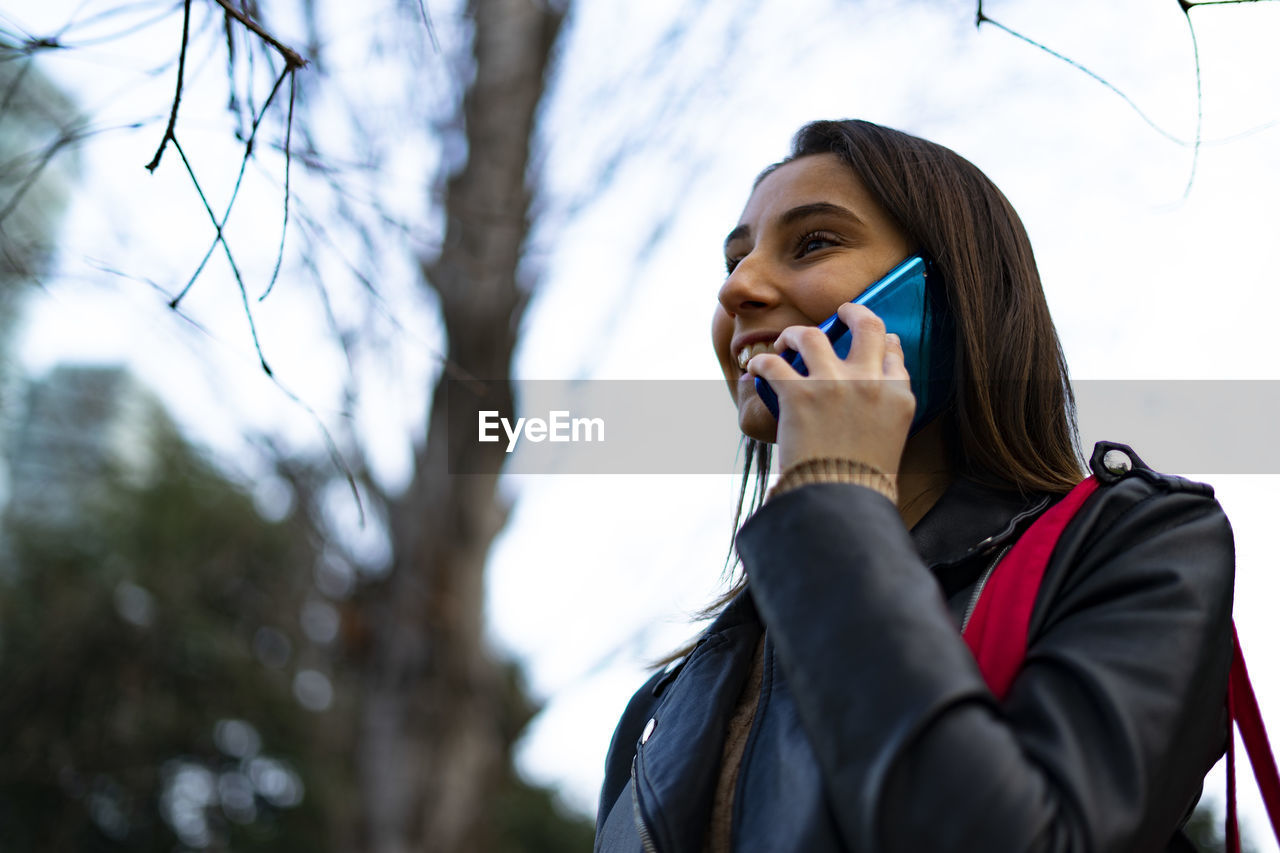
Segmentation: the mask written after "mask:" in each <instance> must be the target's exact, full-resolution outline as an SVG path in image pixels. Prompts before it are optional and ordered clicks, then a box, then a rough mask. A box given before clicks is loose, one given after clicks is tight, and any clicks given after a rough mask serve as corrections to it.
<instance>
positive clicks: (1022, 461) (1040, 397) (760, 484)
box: [664, 119, 1083, 662]
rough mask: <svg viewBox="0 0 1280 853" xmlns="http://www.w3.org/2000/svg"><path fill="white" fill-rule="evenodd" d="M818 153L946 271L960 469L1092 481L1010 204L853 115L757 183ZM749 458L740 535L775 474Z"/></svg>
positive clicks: (947, 161) (941, 158)
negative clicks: (829, 157) (840, 167)
mask: <svg viewBox="0 0 1280 853" xmlns="http://www.w3.org/2000/svg"><path fill="white" fill-rule="evenodd" d="M814 154H835V155H836V156H837V157H839V158H840V160H841V161H842V162H843V163H844V164H845V165H847V166H848V167H849V168H850V169H852V170H853V173H854V174H855V175H857V177H858V179H859V180H861V181H862V183H863V185H864V186H865V187H866V188H867V190H869V191H870V193H871V195H872V196H873V197H874V198H875V199H876V200H877V201H878V202H880V204H881V205H882V206H883V207H884V209H885V210H886V211H888V212H889V213H890V214H891V215H892V216H893V217H894V218H895V219H896V220H897V222H898V225H899V226H900V227H901V228H902V230H903V232H904V233H905V234H906V235H907V237H908V239H909V241H910V242H911V243H912V245H914V246H915V247H916V249H917V250H918V251H921V252H923V253H925V254H926V255H928V256H929V257H930V258H932V260H933V262H934V264H935V265H936V267H937V269H938V272H939V273H940V274H941V278H942V281H943V285H944V291H945V299H946V306H945V309H944V310H946V311H947V313H948V314H949V316H950V318H951V320H952V323H953V326H954V329H955V354H956V358H955V359H954V370H955V374H954V380H955V381H954V388H955V395H954V398H953V400H952V402H951V403H950V405H949V406H948V408H947V409H946V411H944V412H943V414H942V415H940V417H944V418H947V419H948V423H947V424H946V429H945V433H946V435H947V444H948V449H949V451H950V455H951V463H952V469H953V471H954V472H955V473H956V474H960V475H963V476H967V477H969V478H971V479H974V480H977V481H979V482H982V483H985V484H987V485H990V486H995V487H997V488H1005V489H1013V490H1019V491H1028V492H1030V491H1041V492H1067V491H1069V490H1070V489H1071V487H1072V486H1074V485H1075V484H1076V483H1077V482H1079V481H1080V479H1081V477H1082V476H1083V467H1082V459H1083V454H1082V452H1081V448H1080V437H1079V432H1078V430H1077V428H1076V417H1075V398H1074V396H1073V395H1072V392H1071V385H1070V383H1069V380H1068V376H1067V363H1066V359H1065V357H1064V356H1063V353H1062V346H1061V344H1060V343H1059V341H1058V334H1057V332H1056V331H1055V330H1054V327H1053V321H1052V319H1050V317H1049V306H1048V304H1047V303H1046V301H1045V298H1044V290H1043V289H1042V287H1041V284H1040V273H1039V271H1037V269H1036V263H1035V256H1034V254H1033V253H1032V250H1031V241H1030V240H1029V239H1028V237H1027V232H1026V229H1025V228H1024V227H1023V225H1022V220H1021V219H1019V218H1018V214H1017V212H1016V211H1015V210H1014V209H1013V206H1012V205H1011V204H1009V200H1008V199H1007V198H1005V196H1004V194H1003V193H1002V192H1000V190H999V189H998V188H997V187H996V185H995V184H993V183H992V182H991V180H990V179H989V178H988V177H987V176H986V175H984V174H983V173H982V172H981V170H979V169H978V167H976V166H974V165H973V164H972V163H970V162H969V161H968V160H966V159H964V158H963V157H961V156H960V155H958V154H956V153H955V152H954V151H952V150H951V149H949V148H946V147H944V146H942V145H938V144H936V143H933V142H929V141H927V140H924V139H920V138H919V137H916V136H912V135H910V134H907V133H903V132H902V131H899V130H893V129H891V128H887V127H881V126H880V125H876V124H872V123H870V122H866V121H859V120H853V119H850V120H845V121H815V122H812V123H810V124H807V125H805V126H804V127H802V128H800V130H799V132H798V133H796V135H795V138H794V139H793V140H792V143H791V153H790V154H789V155H788V156H787V158H786V159H785V160H782V161H781V162H779V163H775V164H774V165H772V166H770V167H769V168H767V169H766V170H765V171H764V172H762V173H761V175H760V177H759V178H757V179H756V182H757V184H758V183H759V182H760V180H763V178H764V177H765V176H767V175H768V174H769V173H770V172H772V171H773V170H774V169H776V168H778V166H781V165H783V164H784V163H789V162H791V161H792V160H795V159H797V158H800V157H808V156H810V155H814ZM744 456H745V460H746V461H745V465H744V470H743V483H742V491H741V492H740V494H739V499H738V512H737V518H736V521H735V528H734V529H735V531H736V529H737V527H738V526H740V525H741V523H742V521H743V519H744V514H743V511H744V509H745V510H746V515H747V516H749V515H750V514H751V513H752V512H753V511H754V510H755V509H756V508H757V507H758V506H759V505H760V503H761V502H762V500H763V495H764V483H765V481H766V480H767V478H768V464H769V453H768V446H767V445H764V444H763V443H761V442H756V441H755V440H754V439H748V440H747V443H746V452H745V454H744ZM753 463H754V464H753ZM753 468H754V471H753V470H752V469H753ZM753 474H754V481H755V485H754V488H753V489H752V499H751V500H750V501H746V500H745V498H746V495H747V481H748V479H750V478H751V477H752V475H753ZM745 582H746V579H745V578H744V577H742V576H739V577H738V580H737V581H736V582H735V583H733V584H732V586H731V587H730V589H728V590H727V591H726V592H725V593H724V594H723V595H721V596H719V597H717V599H716V600H715V601H713V602H712V603H711V604H710V605H708V607H706V608H705V609H704V610H702V611H701V612H700V613H699V614H698V615H699V616H700V617H704V618H705V617H709V616H711V615H714V614H715V613H716V612H717V611H718V610H719V609H720V608H721V607H722V606H723V605H724V604H725V603H727V602H728V601H729V600H731V599H732V598H733V597H734V596H735V595H737V593H738V592H740V591H741V589H742V587H743V586H744V585H745ZM686 651H687V649H683V650H681V651H679V652H676V653H675V654H673V655H671V656H669V657H667V658H666V659H665V661H664V662H669V661H671V660H674V659H675V658H677V657H679V656H680V655H681V654H683V653H684V652H686Z"/></svg>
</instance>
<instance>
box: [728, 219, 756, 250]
mask: <svg viewBox="0 0 1280 853" xmlns="http://www.w3.org/2000/svg"><path fill="white" fill-rule="evenodd" d="M750 233H751V229H750V228H748V227H747V226H746V225H739V226H738V227H737V228H735V229H733V230H732V231H730V232H729V236H728V237H725V238H724V248H725V251H726V252H727V251H728V250H729V244H730V243H732V242H733V241H734V240H737V239H739V238H741V237H746V236H747V235H749V234H750Z"/></svg>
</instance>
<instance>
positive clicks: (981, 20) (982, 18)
mask: <svg viewBox="0 0 1280 853" xmlns="http://www.w3.org/2000/svg"><path fill="white" fill-rule="evenodd" d="M983 24H990V25H991V26H993V27H995V28H996V29H999V30H1003V31H1004V32H1006V33H1008V34H1009V35H1011V36H1013V37H1014V38H1016V39H1019V40H1021V41H1024V42H1026V43H1027V44H1029V45H1031V46H1032V47H1036V48H1039V49H1040V50H1043V51H1044V52H1045V53H1047V54H1049V55H1050V56H1052V57H1053V58H1055V59H1060V60H1062V61H1063V62H1065V63H1067V64H1068V65H1070V66H1071V67H1072V68H1074V69H1076V70H1077V71H1081V72H1083V73H1084V74H1086V75H1088V76H1089V77H1092V78H1093V79H1094V80H1096V81H1098V82H1099V83H1101V84H1102V85H1103V86H1106V87H1107V88H1108V89H1110V90H1111V91H1112V92H1114V93H1115V94H1117V95H1119V96H1120V99H1121V100H1122V101H1124V102H1125V103H1126V104H1128V105H1129V106H1130V107H1131V108H1132V109H1133V111H1134V112H1135V113H1137V114H1138V117H1139V118H1141V119H1142V120H1143V121H1145V122H1146V123H1147V124H1148V125H1149V126H1150V127H1151V129H1152V130H1154V131H1155V132H1156V133H1158V134H1160V135H1161V136H1163V137H1164V138H1165V139H1168V140H1169V141H1170V142H1174V143H1177V144H1178V145H1182V146H1188V147H1189V146H1190V145H1191V144H1192V143H1189V142H1187V141H1186V140H1184V139H1179V138H1178V137H1176V136H1174V135H1173V134H1172V133H1170V132H1169V131H1167V130H1165V129H1164V128H1163V127H1161V126H1160V125H1158V124H1156V123H1155V122H1154V121H1152V119H1151V117H1150V116H1148V115H1147V114H1146V113H1144V112H1143V111H1142V108H1141V107H1139V106H1138V105H1137V104H1136V103H1134V101H1133V99H1132V98H1130V97H1129V96H1128V95H1126V94H1125V93H1124V92H1122V91H1120V90H1119V89H1118V88H1116V86H1115V84H1113V83H1112V82H1111V81H1110V80H1107V79H1106V78H1104V77H1102V76H1100V75H1098V74H1096V73H1094V72H1093V71H1090V70H1089V69H1088V68H1085V67H1084V66H1083V65H1081V64H1080V63H1079V62H1076V61H1075V60H1074V59H1072V58H1071V57H1069V56H1064V55H1063V54H1061V53H1058V52H1057V51H1056V50H1054V49H1053V48H1051V47H1048V46H1046V45H1043V44H1041V43H1040V42H1038V41H1036V40H1035V39H1033V38H1030V37H1028V36H1024V35H1023V34H1022V33H1020V32H1018V31H1017V30H1012V29H1010V28H1009V27H1006V26H1005V25H1004V24H1002V23H1000V22H999V21H997V20H996V19H994V18H992V17H990V16H988V15H984V14H983V13H982V3H981V2H979V3H978V16H977V26H982V25H983Z"/></svg>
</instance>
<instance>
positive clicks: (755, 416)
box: [738, 388, 778, 444]
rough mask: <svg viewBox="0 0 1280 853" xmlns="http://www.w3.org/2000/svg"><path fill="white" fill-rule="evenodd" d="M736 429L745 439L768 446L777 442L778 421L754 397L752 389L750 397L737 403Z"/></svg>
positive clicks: (758, 399) (757, 398)
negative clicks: (740, 431) (764, 443)
mask: <svg viewBox="0 0 1280 853" xmlns="http://www.w3.org/2000/svg"><path fill="white" fill-rule="evenodd" d="M738 428H739V429H740V430H742V434H743V435H745V436H746V437H747V438H754V439H756V440H757V441H767V442H769V443H770V444H773V443H774V442H776V441H777V440H778V421H777V419H776V418H774V416H773V413H772V412H770V411H769V409H768V407H767V406H765V404H764V403H763V402H762V401H761V399H760V398H759V397H758V396H756V393H755V389H754V388H752V389H751V393H750V396H746V397H745V399H742V400H741V402H739V403H738Z"/></svg>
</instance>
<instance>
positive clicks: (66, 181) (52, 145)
mask: <svg viewBox="0 0 1280 853" xmlns="http://www.w3.org/2000/svg"><path fill="white" fill-rule="evenodd" d="M0 93H3V96H2V97H0V448H4V450H3V452H0V506H3V502H4V497H3V496H4V495H5V494H6V493H7V492H8V491H9V479H10V478H9V476H8V474H7V473H6V471H5V468H6V463H8V461H9V460H11V459H12V458H13V455H12V453H11V452H10V449H9V447H8V445H9V444H10V439H12V438H13V437H14V432H15V430H16V429H17V423H16V421H17V419H18V418H20V417H22V414H21V411H22V409H23V405H22V397H23V394H24V390H23V389H24V385H25V382H24V379H23V377H22V375H21V372H20V370H19V368H18V366H17V363H16V361H15V359H14V356H13V350H12V347H13V340H14V332H15V331H16V329H17V328H18V325H19V323H20V321H21V315H22V303H23V300H24V298H25V296H26V294H27V293H28V292H29V291H30V290H31V289H32V287H33V286H35V285H36V284H38V283H39V281H40V279H41V278H42V277H43V276H44V275H45V274H46V273H47V272H48V271H49V269H50V267H51V266H52V264H53V259H54V257H55V255H56V252H57V246H58V235H59V227H60V225H61V223H62V219H63V214H64V212H65V211H66V207H67V202H68V200H69V198H70V196H71V192H72V190H73V188H74V185H75V181H76V178H77V175H78V172H79V167H78V163H77V160H76V157H75V150H74V145H73V142H74V140H75V139H76V136H77V134H78V132H79V131H78V130H77V128H78V127H79V126H80V125H81V124H82V118H81V117H80V115H79V113H78V111H77V109H76V107H75V105H74V103H73V102H72V101H71V99H70V98H69V97H67V95H66V94H64V93H63V92H62V91H61V90H60V89H59V88H58V87H57V86H55V85H54V84H53V83H52V81H50V80H49V78H48V77H46V76H45V75H44V74H42V73H41V71H40V69H39V67H38V66H37V65H36V63H35V61H34V59H33V58H32V57H30V56H27V57H25V58H24V57H8V58H6V60H5V61H3V62H0Z"/></svg>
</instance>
